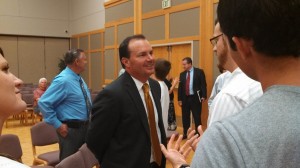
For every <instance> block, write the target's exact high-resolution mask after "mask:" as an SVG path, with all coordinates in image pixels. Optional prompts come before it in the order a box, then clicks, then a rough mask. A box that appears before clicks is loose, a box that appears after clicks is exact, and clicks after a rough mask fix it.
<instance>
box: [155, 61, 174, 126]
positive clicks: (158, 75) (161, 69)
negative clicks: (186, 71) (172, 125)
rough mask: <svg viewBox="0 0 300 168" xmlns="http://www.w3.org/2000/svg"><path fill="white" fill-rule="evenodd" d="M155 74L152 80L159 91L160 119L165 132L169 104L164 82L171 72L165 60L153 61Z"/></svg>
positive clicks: (167, 91) (168, 63) (166, 87)
mask: <svg viewBox="0 0 300 168" xmlns="http://www.w3.org/2000/svg"><path fill="white" fill-rule="evenodd" d="M154 69H155V73H154V76H153V78H154V79H155V80H157V81H158V83H159V85H160V89H161V97H160V102H161V109H162V117H163V122H164V127H165V132H167V131H168V112H169V104H170V97H169V89H168V86H167V85H166V83H165V82H164V80H165V79H166V77H167V75H168V74H169V72H170V70H171V63H170V62H169V61H167V60H165V59H161V58H159V59H157V60H156V61H155V67H154Z"/></svg>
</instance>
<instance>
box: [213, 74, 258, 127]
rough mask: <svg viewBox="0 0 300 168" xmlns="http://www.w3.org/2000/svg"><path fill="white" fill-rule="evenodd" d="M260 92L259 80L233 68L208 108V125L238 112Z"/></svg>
mask: <svg viewBox="0 0 300 168" xmlns="http://www.w3.org/2000/svg"><path fill="white" fill-rule="evenodd" d="M262 94H263V91H262V88H261V84H260V83H259V82H257V81H254V80H252V79H250V78H249V77H248V76H247V75H246V74H244V73H243V72H242V71H241V69H240V68H237V69H235V70H234V71H233V72H232V73H231V77H230V78H229V79H228V82H227V85H226V86H225V87H224V88H223V89H222V90H221V91H220V92H219V94H217V96H216V97H215V98H214V100H213V102H212V104H211V106H210V108H209V117H208V122H207V123H208V126H210V125H211V124H212V123H213V122H215V121H219V120H221V119H223V118H225V117H227V116H230V115H233V114H235V113H238V112H240V111H241V110H242V109H244V108H245V107H247V106H248V105H249V104H251V103H252V102H253V101H254V100H256V99H257V98H259V97H260V96H262Z"/></svg>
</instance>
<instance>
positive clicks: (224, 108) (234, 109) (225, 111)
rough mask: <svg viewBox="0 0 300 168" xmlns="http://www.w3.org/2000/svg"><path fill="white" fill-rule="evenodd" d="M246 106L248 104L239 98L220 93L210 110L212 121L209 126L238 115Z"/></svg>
mask: <svg viewBox="0 0 300 168" xmlns="http://www.w3.org/2000/svg"><path fill="white" fill-rule="evenodd" d="M246 106H247V102H245V101H244V100H242V99H240V98H239V97H237V96H232V95H230V94H227V93H223V92H220V93H219V95H217V96H216V97H215V100H214V101H213V102H212V104H211V108H210V109H209V119H210V120H209V122H208V125H209V126H210V125H211V124H212V123H213V122H216V121H220V120H222V119H223V118H226V117H228V116H231V115H233V114H235V113H238V112H240V111H241V110H242V109H243V108H245V107H246Z"/></svg>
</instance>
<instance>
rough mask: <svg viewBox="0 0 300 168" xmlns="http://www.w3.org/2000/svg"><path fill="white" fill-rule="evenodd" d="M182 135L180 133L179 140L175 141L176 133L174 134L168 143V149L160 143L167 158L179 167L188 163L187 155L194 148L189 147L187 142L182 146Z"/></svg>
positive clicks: (174, 165)
mask: <svg viewBox="0 0 300 168" xmlns="http://www.w3.org/2000/svg"><path fill="white" fill-rule="evenodd" d="M182 137H183V136H182V135H180V136H179V138H178V139H177V141H176V142H175V140H174V139H175V135H174V134H173V135H172V136H171V139H170V141H169V143H168V145H167V149H166V148H165V146H164V145H163V144H160V148H161V151H162V152H163V154H164V155H165V157H166V159H168V160H169V161H170V162H171V164H172V166H173V168H178V167H179V166H181V165H182V164H187V162H186V157H187V156H188V154H189V153H190V151H191V150H192V148H191V147H189V144H188V143H185V144H184V145H183V146H182V147H180V143H181V141H182Z"/></svg>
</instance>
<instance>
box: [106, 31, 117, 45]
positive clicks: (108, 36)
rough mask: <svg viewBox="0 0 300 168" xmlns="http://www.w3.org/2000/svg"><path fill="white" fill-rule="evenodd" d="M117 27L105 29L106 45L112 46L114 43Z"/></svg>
mask: <svg viewBox="0 0 300 168" xmlns="http://www.w3.org/2000/svg"><path fill="white" fill-rule="evenodd" d="M114 32H115V28H114V27H109V28H106V29H105V38H104V39H105V45H106V46H110V45H114V42H115V41H114V37H115V34H114Z"/></svg>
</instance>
